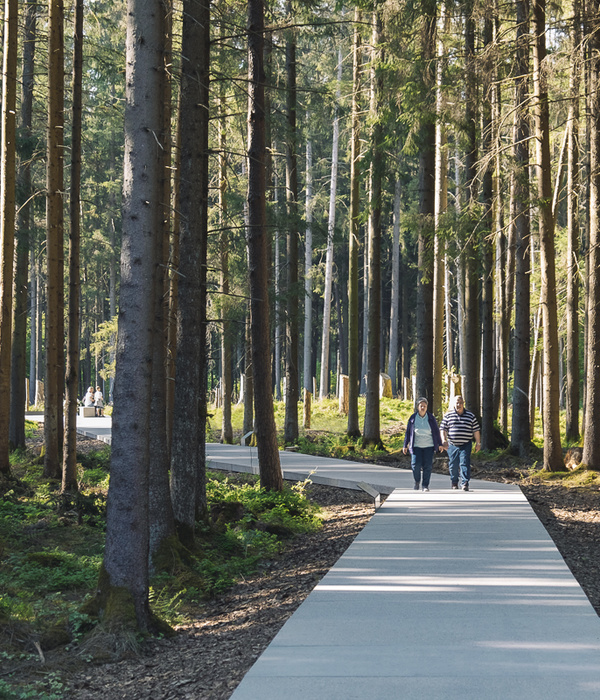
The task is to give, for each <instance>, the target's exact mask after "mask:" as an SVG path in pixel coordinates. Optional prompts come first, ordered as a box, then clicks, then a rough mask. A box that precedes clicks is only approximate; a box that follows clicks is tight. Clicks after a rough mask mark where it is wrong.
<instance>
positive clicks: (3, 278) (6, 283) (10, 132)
mask: <svg viewBox="0 0 600 700" xmlns="http://www.w3.org/2000/svg"><path fill="white" fill-rule="evenodd" d="M17 17H18V3H17V0H5V3H4V53H3V62H2V76H3V81H2V155H1V158H2V172H1V180H0V207H1V208H2V218H1V221H0V227H1V228H0V256H1V264H0V474H9V473H10V463H9V458H8V455H9V439H8V430H9V423H10V363H11V343H12V299H13V261H14V250H15V189H16V188H15V175H16V146H15V139H16V130H17V129H16V101H17V32H18V24H17Z"/></svg>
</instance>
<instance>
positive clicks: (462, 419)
mask: <svg viewBox="0 0 600 700" xmlns="http://www.w3.org/2000/svg"><path fill="white" fill-rule="evenodd" d="M440 430H445V431H446V432H447V433H448V442H449V443H450V444H451V445H465V444H466V443H467V442H469V440H472V439H473V438H474V437H475V432H476V431H478V430H479V423H478V422H477V418H475V415H474V414H473V413H471V411H467V410H466V409H465V410H464V411H463V412H462V415H461V414H460V413H459V412H458V411H457V410H456V409H455V408H452V409H450V410H449V411H448V412H447V413H446V414H445V415H444V417H443V418H442V422H441V423H440Z"/></svg>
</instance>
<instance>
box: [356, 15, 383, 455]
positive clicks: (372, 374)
mask: <svg viewBox="0 0 600 700" xmlns="http://www.w3.org/2000/svg"><path fill="white" fill-rule="evenodd" d="M379 12H380V11H379V8H378V7H377V4H376V5H375V9H374V11H373V33H372V40H371V41H372V59H371V99H370V112H371V119H372V121H373V127H372V131H371V147H372V154H373V155H372V160H371V168H370V171H369V192H370V200H371V201H370V202H369V205H370V206H369V252H368V254H369V277H368V280H369V295H368V296H369V314H368V323H369V325H368V344H367V395H366V401H365V422H364V426H363V441H362V444H363V447H366V446H367V445H370V446H375V447H382V446H383V444H382V442H381V434H380V420H379V374H380V364H379V363H380V355H381V180H382V172H383V169H384V167H385V154H384V153H383V149H382V128H381V124H380V121H379V120H380V114H379V110H380V100H381V95H382V93H383V79H382V76H381V67H380V63H381V61H382V59H383V55H382V49H381V31H382V30H381V16H380V13H379Z"/></svg>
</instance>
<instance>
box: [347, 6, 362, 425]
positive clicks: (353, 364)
mask: <svg viewBox="0 0 600 700" xmlns="http://www.w3.org/2000/svg"><path fill="white" fill-rule="evenodd" d="M360 21H361V12H360V10H359V9H358V7H356V8H355V10H354V43H353V49H352V127H351V134H352V135H351V137H350V138H351V144H350V147H351V154H350V213H349V218H350V243H349V251H348V261H349V262H348V429H347V434H348V436H349V437H359V436H360V427H359V423H358V391H359V382H360V377H359V376H358V356H359V352H358V349H359V345H358V343H359V320H358V249H359V247H360V238H359V236H360V220H359V216H360V117H359V109H360V106H359V91H360V65H361V62H362V57H361V54H362V52H361V37H360V30H359V26H360Z"/></svg>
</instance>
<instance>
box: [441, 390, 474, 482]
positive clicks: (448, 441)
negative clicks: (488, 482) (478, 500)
mask: <svg viewBox="0 0 600 700" xmlns="http://www.w3.org/2000/svg"><path fill="white" fill-rule="evenodd" d="M440 431H441V433H442V438H443V440H444V447H445V448H446V449H447V450H448V462H449V467H450V481H451V482H452V488H453V489H457V488H458V476H459V469H460V480H461V488H462V490H463V491H468V490H469V481H470V479H471V448H472V447H473V439H475V452H477V451H478V450H479V449H480V448H481V433H480V431H479V423H478V422H477V418H475V415H474V414H473V413H471V411H467V410H466V409H465V402H464V400H463V397H462V396H456V397H455V398H454V408H451V409H450V410H449V411H448V412H447V413H446V414H445V415H444V417H443V418H442V422H441V423H440Z"/></svg>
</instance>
